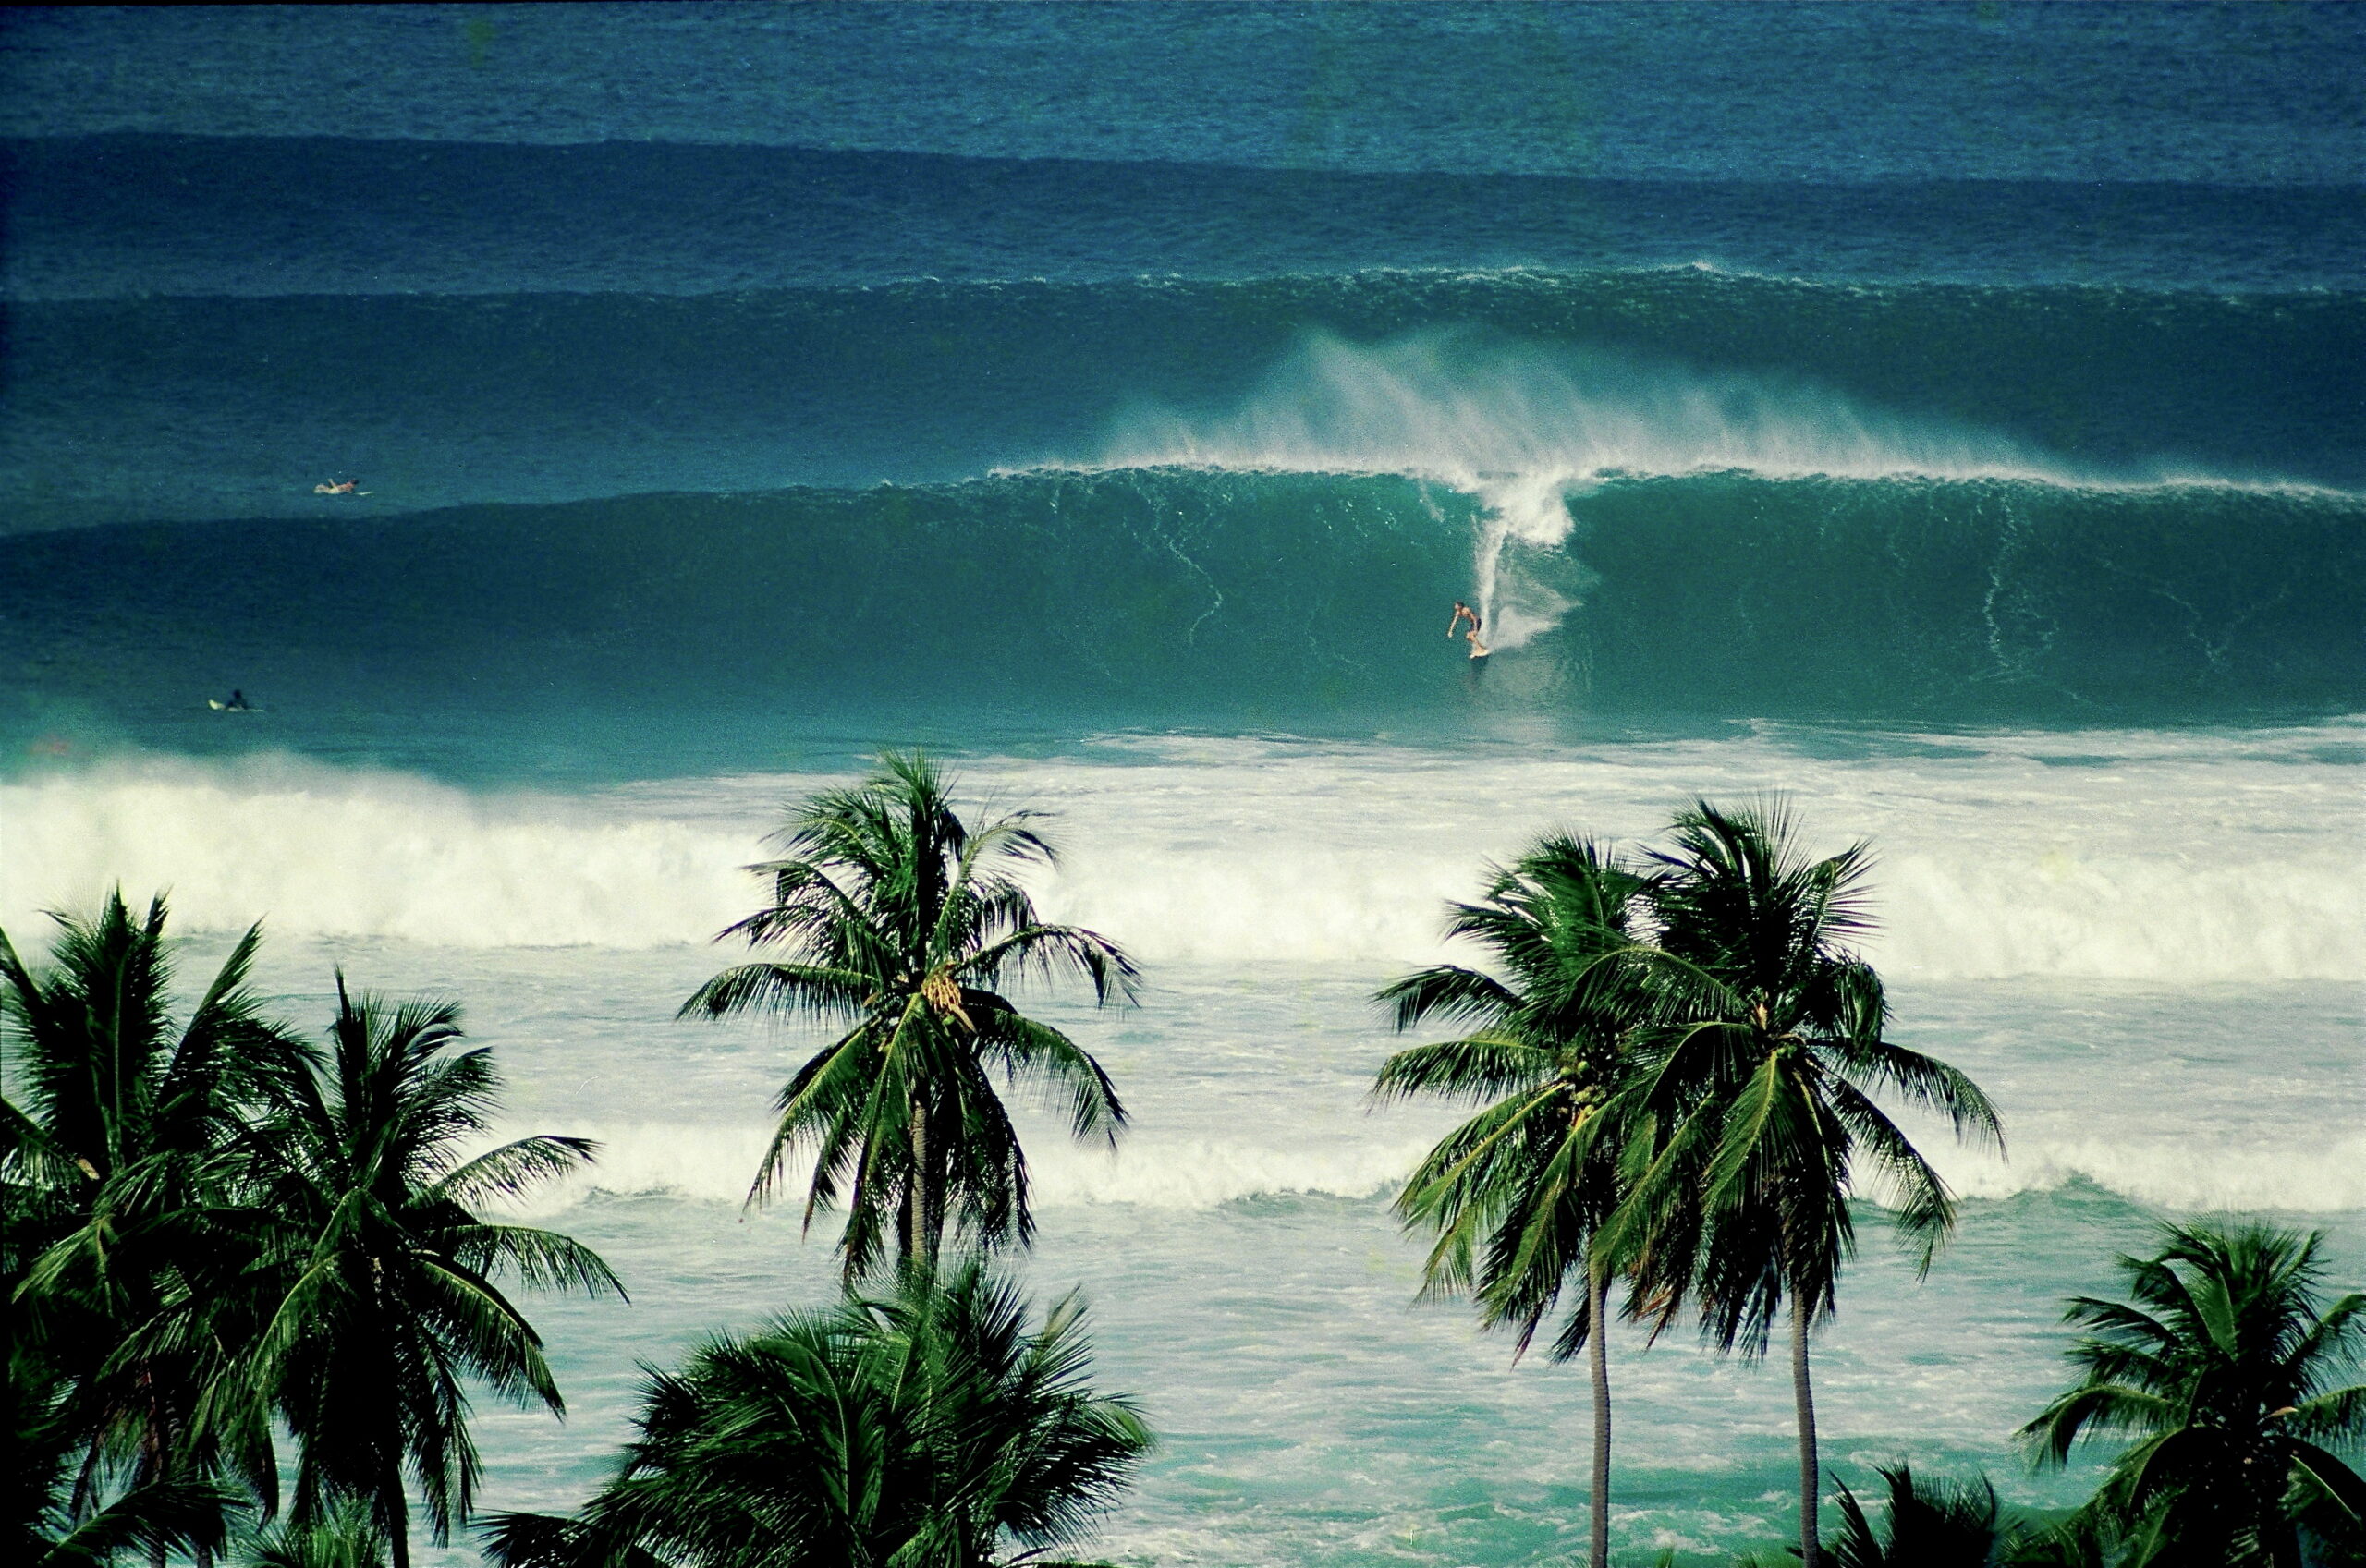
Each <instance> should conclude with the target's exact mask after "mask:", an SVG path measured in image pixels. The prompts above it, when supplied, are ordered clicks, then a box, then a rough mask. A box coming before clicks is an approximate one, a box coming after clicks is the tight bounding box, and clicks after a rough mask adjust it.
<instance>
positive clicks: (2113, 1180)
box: [1921, 1128, 2366, 1214]
mask: <svg viewBox="0 0 2366 1568" xmlns="http://www.w3.org/2000/svg"><path fill="white" fill-rule="evenodd" d="M1921 1147H1922V1148H1923V1149H1924V1150H1925V1151H1926V1152H1928V1153H1930V1154H1931V1155H1932V1157H1933V1160H1934V1161H1935V1162H1936V1163H1937V1164H1938V1165H1939V1166H1940V1168H1941V1170H1942V1172H1943V1173H1945V1175H1946V1177H1947V1179H1948V1182H1949V1184H1950V1185H1953V1186H1954V1187H1955V1188H1956V1190H1957V1192H1958V1193H1959V1194H1961V1195H1962V1196H1963V1197H1974V1198H1995V1197H2013V1196H2015V1195H2017V1194H2019V1193H2025V1192H2052V1191H2055V1189H2057V1188H2059V1187H2063V1186H2066V1185H2069V1184H2071V1183H2073V1182H2080V1181H2084V1182H2090V1183H2092V1184H2093V1185H2096V1186H2099V1187H2102V1188H2104V1190H2105V1191H2107V1192H2113V1193H2116V1194H2118V1195H2119V1196H2120V1197H2127V1198H2131V1199H2133V1200H2135V1201H2136V1202H2138V1203H2142V1204H2147V1205H2150V1206H2152V1207H2154V1208H2161V1209H2184V1210H2188V1211H2201V1210H2244V1211H2249V1210H2259V1209H2267V1210H2282V1211H2285V1212H2289V1213H2304V1214H2330V1213H2336V1212H2341V1211H2346V1210H2351V1209H2366V1136H2352V1137H2348V1138H2342V1137H2335V1138H2333V1139H2331V1140H2327V1139H2325V1138H2323V1137H2322V1136H2315V1137H2312V1136H2309V1135H2308V1134H2307V1133H2305V1132H2298V1131H2297V1130H2295V1129H2290V1128H2285V1129H2278V1130H2277V1132H2276V1133H2275V1136H2261V1137H2258V1138H2256V1139H2253V1140H2250V1141H2248V1142H2236V1141H2233V1140H2229V1139H2226V1138H2219V1137H2212V1136H2207V1135H2191V1134H2189V1135H2187V1136H2162V1135H2155V1136H2132V1135H2131V1136H2119V1137H2111V1136H2059V1135H2057V1136H2038V1137H2034V1138H2029V1139H2021V1140H2017V1141H2016V1143H2015V1145H2014V1147H2013V1158H2012V1160H2011V1161H2010V1162H2009V1163H2006V1162H2002V1161H1994V1160H1989V1159H1980V1158H1977V1157H1970V1156H1965V1155H1961V1154H1958V1153H1956V1152H1955V1151H1954V1150H1952V1149H1949V1148H1948V1147H1947V1146H1946V1145H1945V1144H1944V1143H1942V1142H1940V1141H1938V1140H1926V1141H1924V1142H1922V1144H1921Z"/></svg>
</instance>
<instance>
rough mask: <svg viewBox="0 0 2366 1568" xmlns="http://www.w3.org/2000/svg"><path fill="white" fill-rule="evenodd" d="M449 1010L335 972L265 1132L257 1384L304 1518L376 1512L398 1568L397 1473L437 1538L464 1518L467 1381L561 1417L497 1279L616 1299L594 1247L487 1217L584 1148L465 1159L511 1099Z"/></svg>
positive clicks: (471, 1484) (277, 1085)
mask: <svg viewBox="0 0 2366 1568" xmlns="http://www.w3.org/2000/svg"><path fill="white" fill-rule="evenodd" d="M459 1039H460V1027H459V1015H458V1009H457V1007H456V1006H455V1005H453V1004H452V1003H439V1002H410V1003H402V1004H400V1005H390V1004H388V1003H384V1002H381V1001H379V1000H377V999H375V998H372V997H369V996H362V997H360V998H356V997H354V996H352V995H350V994H349V993H348V991H347V990H346V985H345V977H344V976H343V975H342V974H340V975H339V976H338V977H337V1011H336V1016H335V1020H334V1021H333V1022H332V1024H331V1026H330V1036H329V1049H328V1051H327V1052H326V1057H325V1060H324V1061H323V1062H320V1063H318V1064H313V1063H309V1062H308V1063H306V1064H302V1065H301V1067H300V1069H299V1070H294V1071H289V1072H287V1073H283V1074H281V1075H279V1076H277V1078H276V1079H275V1080H274V1082H273V1083H272V1085H271V1086H270V1098H271V1108H270V1114H269V1115H268V1117H267V1118H266V1119H265V1121H264V1122H263V1124H262V1125H261V1126H260V1127H259V1128H258V1129H257V1131H256V1134H255V1136H254V1139H253V1143H252V1153H253V1157H254V1160H255V1165H256V1175H255V1180H256V1183H257V1185H258V1188H259V1192H258V1203H259V1207H260V1208H261V1209H262V1211H263V1212H264V1213H266V1214H268V1215H270V1216H272V1218H273V1226H274V1229H273V1234H272V1237H271V1246H270V1250H269V1251H268V1252H267V1253H266V1255H265V1257H264V1258H263V1261H262V1264H261V1265H260V1266H259V1268H260V1269H261V1270H262V1272H264V1273H266V1274H267V1275H269V1276H270V1277H272V1278H274V1280H275V1281H276V1282H277V1284H276V1289H275V1293H274V1294H275V1297H276V1299H275V1302H274V1307H273V1310H272V1311H271V1312H270V1314H269V1318H268V1321H267V1322H266V1323H265V1325H264V1326H263V1329H262V1333H261V1335H260V1337H259V1343H258V1347H257V1349H256V1351H255V1352H254V1355H253V1357H252V1362H251V1366H250V1369H249V1378H250V1384H251V1386H252V1388H253V1389H254V1390H255V1391H256V1397H257V1399H258V1400H259V1401H263V1402H267V1403H268V1405H269V1407H270V1408H271V1410H273V1411H274V1413H275V1414H276V1415H277V1416H278V1417H279V1418H280V1420H281V1421H282V1422H283V1423H284V1424H285V1425H286V1427H287V1430H288V1431H289V1432H290V1433H291V1434H292V1435H293V1436H294V1437H295V1439H296V1441H297V1443H298V1445H299V1454H298V1461H297V1466H296V1476H295V1498H294V1507H293V1511H292V1519H293V1522H294V1523H295V1524H296V1525H299V1526H306V1527H311V1526H318V1525H322V1524H323V1522H324V1521H329V1520H332V1519H333V1518H334V1517H335V1514H336V1508H337V1505H338V1504H340V1503H342V1502H346V1501H356V1500H358V1501H361V1502H363V1503H366V1505H367V1508H368V1511H369V1513H370V1516H371V1519H372V1523H373V1524H374V1525H375V1526H376V1528H377V1529H378V1531H379V1532H380V1533H381V1534H383V1536H384V1538H385V1539H386V1541H387V1543H388V1544H389V1546H390V1548H391V1550H392V1551H393V1554H394V1561H395V1563H396V1568H403V1565H405V1564H408V1562H409V1501H408V1495H407V1493H408V1489H407V1487H406V1486H405V1482H404V1471H405V1469H406V1468H408V1469H409V1472H410V1473H411V1475H412V1476H414V1477H417V1479H418V1482H419V1484H420V1487H421V1492H422V1496H423V1499H424V1501H425V1503H426V1509H427V1518H428V1523H429V1526H430V1529H431V1531H432V1533H433V1538H435V1540H436V1541H437V1542H438V1543H441V1542H443V1541H445V1540H446V1539H448V1538H449V1537H450V1533H451V1529H452V1525H453V1522H454V1520H455V1519H456V1518H465V1517H466V1516H467V1514H468V1513H469V1509H470V1496H471V1493H472V1492H473V1490H474V1488H475V1483H476V1477H477V1453H476V1447H475V1444H474V1443H473V1442H472V1441H471V1440H470V1436H469V1429H468V1404H469V1401H468V1394H467V1392H466V1390H465V1389H464V1387H463V1380H464V1379H468V1378H474V1379H477V1380H482V1382H484V1383H486V1384H488V1385H489V1386H491V1387H492V1388H493V1389H494V1392H498V1393H500V1394H503V1395H505V1396H506V1397H508V1398H510V1399H512V1400H514V1401H516V1402H518V1404H525V1403H527V1402H528V1401H529V1400H530V1399H539V1400H540V1401H541V1402H542V1403H543V1404H544V1405H546V1406H547V1407H548V1408H549V1409H550V1410H551V1411H552V1413H553V1414H564V1410H565V1406H564V1404H562V1402H561V1400H560V1398H559V1392H558V1387H557V1385H556V1383H555V1381H554V1380H552V1377H551V1371H550V1367H549V1366H548V1365H547V1363H546V1362H545V1361H544V1360H543V1351H542V1340H541V1337H540V1336H539V1335H537V1334H536V1333H535V1331H534V1330H533V1328H532V1326H531V1324H529V1323H528V1322H527V1320H526V1319H525V1316H524V1315H523V1314H522V1313H521V1312H520V1311H519V1310H518V1307H516V1306H515V1305H514V1304H513V1303H512V1302H511V1301H510V1300H509V1298H508V1297H507V1296H506V1295H504V1294H503V1292H502V1290H501V1288H500V1287H499V1286H498V1285H497V1284H496V1283H495V1282H494V1276H495V1275H497V1274H499V1273H502V1272H505V1271H506V1272H509V1273H513V1274H515V1275H516V1276H517V1278H518V1280H519V1281H521V1282H523V1283H524V1284H526V1285H527V1286H529V1287H533V1288H545V1289H548V1288H565V1287H570V1286H571V1287H576V1288H579V1289H582V1290H584V1291H587V1292H589V1293H591V1294H593V1295H597V1294H599V1293H602V1292H604V1291H614V1292H615V1293H616V1295H619V1296H621V1295H623V1294H624V1291H623V1288H622V1287H621V1286H620V1285H619V1284H618V1283H617V1282H616V1276H615V1275H614V1274H612V1273H611V1272H609V1270H608V1267H607V1265H606V1264H605V1263H603V1262H602V1261H601V1260H600V1258H599V1257H598V1256H597V1255H596V1254H594V1253H593V1252H592V1251H591V1249H590V1248H588V1247H585V1246H582V1245H580V1244H579V1243H577V1242H575V1241H572V1240H570V1239H569V1238H567V1237H566V1236H564V1235H560V1234H555V1233H554V1232H551V1231H545V1230H539V1229H535V1228H533V1227H531V1226H522V1225H509V1224H499V1223H494V1222H487V1221H484V1220H482V1219H480V1218H479V1217H478V1216H477V1215H476V1213H475V1212H474V1211H473V1210H474V1208H475V1206H477V1205H479V1204H482V1203H484V1202H487V1201H491V1200H499V1199H503V1198H508V1197H517V1196H518V1195H519V1194H522V1193H524V1192H526V1191H528V1190H531V1188H533V1187H535V1186H537V1185H541V1184H543V1183H544V1182H547V1181H549V1180H551V1179H552V1178H554V1177H556V1176H559V1175H562V1174H564V1173H567V1172H570V1171H573V1170H575V1169H577V1168H578V1167H579V1166H581V1165H583V1164H585V1163H587V1162H588V1161H590V1160H591V1156H592V1153H593V1150H594V1146H593V1145H591V1144H590V1143H587V1142H585V1141H583V1140H582V1139H580V1138H567V1137H553V1136H536V1137H529V1138H521V1139H519V1140H518V1141H516V1142H512V1143H506V1144H502V1145H500V1146H499V1147H497V1148H494V1149H489V1150H487V1151H486V1152H484V1153H482V1154H478V1155H476V1156H474V1157H473V1158H466V1159H464V1158H463V1157H462V1153H461V1149H462V1147H463V1146H464V1145H465V1144H467V1143H468V1142H470V1141H471V1140H474V1139H476V1138H478V1137H480V1136H482V1134H483V1133H484V1132H485V1131H486V1129H487V1128H488V1126H489V1125H490V1123H491V1113H492V1112H493V1110H494V1103H495V1097H496V1094H497V1092H498V1090H499V1088H500V1078H499V1076H498V1075H497V1074H496V1073H495V1072H494V1066H493V1062H492V1058H491V1056H490V1055H489V1053H488V1052H487V1051H485V1050H484V1049H483V1048H482V1047H479V1048H477V1049H474V1050H469V1051H460V1052H458V1053H457V1055H453V1054H446V1052H447V1051H448V1050H449V1049H450V1048H451V1047H453V1046H455V1045H457V1043H458V1041H459Z"/></svg>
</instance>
